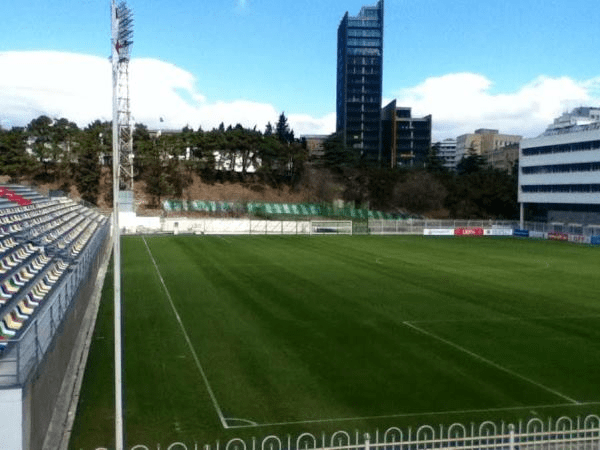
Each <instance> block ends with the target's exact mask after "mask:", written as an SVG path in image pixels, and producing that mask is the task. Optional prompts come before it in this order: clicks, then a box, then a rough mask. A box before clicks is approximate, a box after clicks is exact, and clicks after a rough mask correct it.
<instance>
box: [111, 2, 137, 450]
mask: <svg viewBox="0 0 600 450" xmlns="http://www.w3.org/2000/svg"><path fill="white" fill-rule="evenodd" d="M132 37H133V14H132V13H131V10H130V9H129V8H128V7H127V4H126V3H125V2H124V1H122V2H121V3H119V4H117V3H116V1H115V0H111V48H112V52H111V60H112V81H113V118H112V131H113V158H112V159H113V261H114V310H115V311H114V328H115V330H114V332H115V448H116V449H117V450H123V448H124V446H125V439H124V427H123V345H122V338H121V337H122V327H123V321H122V314H121V313H122V306H121V303H122V302H121V232H120V227H119V210H120V192H121V188H123V189H125V190H127V189H129V190H130V191H133V158H132V156H133V145H132V139H131V138H132V136H133V134H132V132H131V129H132V127H131V112H130V109H129V59H130V56H131V46H132V44H133V41H132Z"/></svg>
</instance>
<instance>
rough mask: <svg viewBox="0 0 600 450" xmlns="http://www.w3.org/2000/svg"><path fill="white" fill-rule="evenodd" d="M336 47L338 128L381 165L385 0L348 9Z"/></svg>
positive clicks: (366, 157)
mask: <svg viewBox="0 0 600 450" xmlns="http://www.w3.org/2000/svg"><path fill="white" fill-rule="evenodd" d="M337 48H338V49H337V96H336V114H337V118H336V130H337V132H338V133H341V134H342V137H343V140H344V144H345V145H346V146H348V147H350V148H353V149H355V150H356V152H357V153H359V154H360V156H361V158H362V159H363V160H365V161H367V162H371V163H379V164H381V163H382V157H383V155H382V151H381V92H382V68H383V0H379V1H378V2H377V4H376V5H375V6H364V7H363V8H362V9H361V10H360V13H359V14H358V15H357V16H355V17H353V16H349V15H348V13H347V12H346V14H345V15H344V17H343V18H342V20H341V22H340V25H339V27H338V47H337Z"/></svg>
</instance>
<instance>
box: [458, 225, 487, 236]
mask: <svg viewBox="0 0 600 450" xmlns="http://www.w3.org/2000/svg"><path fill="white" fill-rule="evenodd" d="M454 235H455V236H483V228H480V227H476V228H455V229H454Z"/></svg>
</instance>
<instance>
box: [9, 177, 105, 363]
mask: <svg viewBox="0 0 600 450" xmlns="http://www.w3.org/2000/svg"><path fill="white" fill-rule="evenodd" d="M106 223H107V218H106V217H104V216H102V215H101V214H99V213H98V212H96V211H94V210H91V209H89V208H87V207H84V206H81V205H79V204H77V203H75V202H74V201H72V200H69V199H66V198H48V197H44V196H41V195H40V194H38V193H37V192H35V191H33V190H31V189H29V188H26V187H22V186H0V361H1V358H2V357H3V356H2V355H5V354H6V353H7V352H8V351H9V350H8V349H9V348H10V345H11V343H13V342H16V341H15V339H18V338H19V336H20V334H21V333H23V332H25V330H26V328H27V327H28V324H29V323H30V322H31V321H32V319H33V318H34V317H35V316H36V315H37V314H38V312H39V311H40V310H43V309H44V308H43V305H44V304H45V303H44V301H45V300H46V299H48V298H50V296H49V294H51V293H52V291H53V288H54V287H55V286H58V285H60V284H61V279H62V278H63V277H64V276H65V274H66V273H68V272H69V269H70V267H72V266H74V265H76V264H77V261H78V256H79V255H80V254H81V252H82V251H83V250H84V249H85V248H86V245H87V244H88V242H89V241H90V239H91V238H92V237H93V236H94V234H95V233H96V231H97V230H98V229H99V227H100V226H102V225H105V224H106Z"/></svg>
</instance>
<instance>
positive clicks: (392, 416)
mask: <svg viewBox="0 0 600 450" xmlns="http://www.w3.org/2000/svg"><path fill="white" fill-rule="evenodd" d="M594 405H600V402H586V403H578V404H577V406H594ZM565 406H573V403H555V404H551V405H528V406H507V407H504V408H488V409H458V410H451V411H429V412H420V413H402V414H387V415H382V416H364V417H343V418H337V419H313V420H298V421H290V422H272V423H261V424H255V425H232V426H230V427H229V428H232V429H233V428H262V427H271V426H285V425H305V424H315V423H331V422H350V421H356V420H375V419H398V418H406V417H425V416H441V415H446V414H475V413H489V412H506V411H521V410H530V411H535V410H537V409H548V408H561V407H565Z"/></svg>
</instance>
